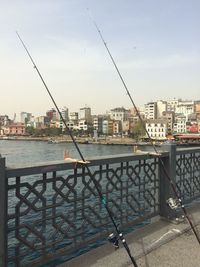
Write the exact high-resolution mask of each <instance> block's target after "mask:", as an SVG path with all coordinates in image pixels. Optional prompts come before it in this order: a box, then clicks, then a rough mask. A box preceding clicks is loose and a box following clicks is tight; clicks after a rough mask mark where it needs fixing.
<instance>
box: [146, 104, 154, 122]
mask: <svg viewBox="0 0 200 267" xmlns="http://www.w3.org/2000/svg"><path fill="white" fill-rule="evenodd" d="M145 118H146V119H148V120H155V119H156V118H157V103H156V102H149V103H147V104H145Z"/></svg>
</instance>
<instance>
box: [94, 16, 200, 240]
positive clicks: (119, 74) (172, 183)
mask: <svg viewBox="0 0 200 267" xmlns="http://www.w3.org/2000/svg"><path fill="white" fill-rule="evenodd" d="M89 17H90V19H91V20H92V22H93V24H94V26H95V28H96V30H97V32H98V34H99V36H100V39H101V41H102V42H103V44H104V46H105V48H106V50H107V52H108V55H109V57H110V58H111V61H112V63H113V65H114V67H115V69H116V71H117V74H118V76H119V78H120V80H121V82H122V84H123V86H124V88H125V90H126V93H127V95H128V97H129V99H130V101H131V103H132V105H133V107H134V109H135V111H136V114H137V116H138V118H139V120H140V122H141V124H142V127H143V129H144V131H145V133H146V134H147V136H148V138H149V140H150V143H151V145H152V147H153V149H154V151H155V153H156V154H157V156H158V160H159V162H160V163H161V166H162V168H163V171H164V174H165V176H166V177H167V179H168V181H169V184H170V185H171V188H172V190H173V193H174V195H175V196H176V198H177V202H178V205H179V206H180V207H181V209H182V211H183V213H184V216H185V217H186V219H187V221H188V223H189V224H190V227H191V229H192V231H193V233H194V235H195V237H196V239H197V241H198V243H199V245H200V238H199V236H198V234H197V231H196V229H195V226H194V224H193V222H192V220H191V219H190V217H189V215H188V212H187V210H186V208H185V205H184V204H183V202H182V199H181V198H180V196H179V194H178V192H177V186H176V184H175V183H174V181H173V180H172V178H171V177H170V175H169V174H168V172H167V170H166V168H165V165H164V162H163V160H162V159H161V157H160V155H159V153H158V150H157V149H156V146H155V144H154V143H153V140H152V138H151V136H150V134H149V132H148V131H147V129H146V126H145V123H144V121H143V119H142V117H141V115H140V112H139V110H138V108H137V107H136V105H135V102H134V101H133V98H132V96H131V94H130V92H129V89H128V87H127V85H126V83H125V81H124V79H123V77H122V75H121V72H120V71H119V68H118V67H117V64H116V62H115V60H114V58H113V56H112V54H111V52H110V49H109V48H108V46H107V43H106V42H105V39H104V37H103V35H102V33H101V31H100V29H99V27H98V26H97V23H96V22H95V20H94V19H92V18H91V16H89Z"/></svg>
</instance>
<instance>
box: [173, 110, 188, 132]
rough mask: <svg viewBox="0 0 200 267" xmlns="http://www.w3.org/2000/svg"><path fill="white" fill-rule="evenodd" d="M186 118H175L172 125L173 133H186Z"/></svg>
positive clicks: (181, 116) (178, 116) (180, 116)
mask: <svg viewBox="0 0 200 267" xmlns="http://www.w3.org/2000/svg"><path fill="white" fill-rule="evenodd" d="M186 121H187V119H186V116H184V115H182V114H180V115H176V116H175V122H174V125H173V132H174V133H186Z"/></svg>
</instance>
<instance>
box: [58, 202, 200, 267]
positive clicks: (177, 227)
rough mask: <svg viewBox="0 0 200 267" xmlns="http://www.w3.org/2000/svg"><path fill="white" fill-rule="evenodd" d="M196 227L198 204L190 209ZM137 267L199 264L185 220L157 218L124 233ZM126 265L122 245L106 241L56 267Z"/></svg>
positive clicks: (194, 266) (199, 222)
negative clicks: (118, 246)
mask: <svg viewBox="0 0 200 267" xmlns="http://www.w3.org/2000/svg"><path fill="white" fill-rule="evenodd" d="M190 214H191V216H192V219H193V221H194V223H195V225H196V229H197V230H199V236H200V207H199V205H198V206H197V207H195V208H193V209H192V210H190ZM126 240H127V243H128V244H129V247H130V250H131V253H132V255H133V256H134V257H135V259H136V262H137V265H138V267H139V266H140V267H179V266H181V267H200V245H199V244H198V242H197V239H196V238H195V236H194V234H193V232H192V231H191V230H190V227H189V225H188V223H187V222H186V221H183V222H181V223H179V224H175V223H169V222H167V221H164V220H160V219H159V220H157V221H156V222H154V223H153V224H151V225H148V226H146V227H144V228H143V229H140V230H138V231H136V232H134V233H131V234H128V235H127V236H126ZM89 266H91V267H107V266H108V267H129V266H133V265H132V264H131V262H130V260H129V257H128V255H127V253H126V251H125V249H124V248H123V247H122V246H121V247H120V249H118V250H116V251H115V250H114V249H113V247H112V246H111V245H110V244H106V245H104V246H101V247H99V248H97V249H93V250H91V251H90V252H88V253H86V254H83V255H81V256H79V257H77V258H75V259H73V260H71V261H69V262H66V263H64V264H62V265H60V266H59V267H89Z"/></svg>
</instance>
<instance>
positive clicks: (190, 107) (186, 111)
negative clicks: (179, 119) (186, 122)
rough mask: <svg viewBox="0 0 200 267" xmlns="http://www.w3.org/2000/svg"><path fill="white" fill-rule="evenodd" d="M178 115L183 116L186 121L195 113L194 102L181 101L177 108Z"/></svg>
mask: <svg viewBox="0 0 200 267" xmlns="http://www.w3.org/2000/svg"><path fill="white" fill-rule="evenodd" d="M176 113H178V114H183V115H184V116H185V117H186V119H187V118H188V115H190V114H192V113H194V101H181V102H179V103H178V106H177V107H176Z"/></svg>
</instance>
